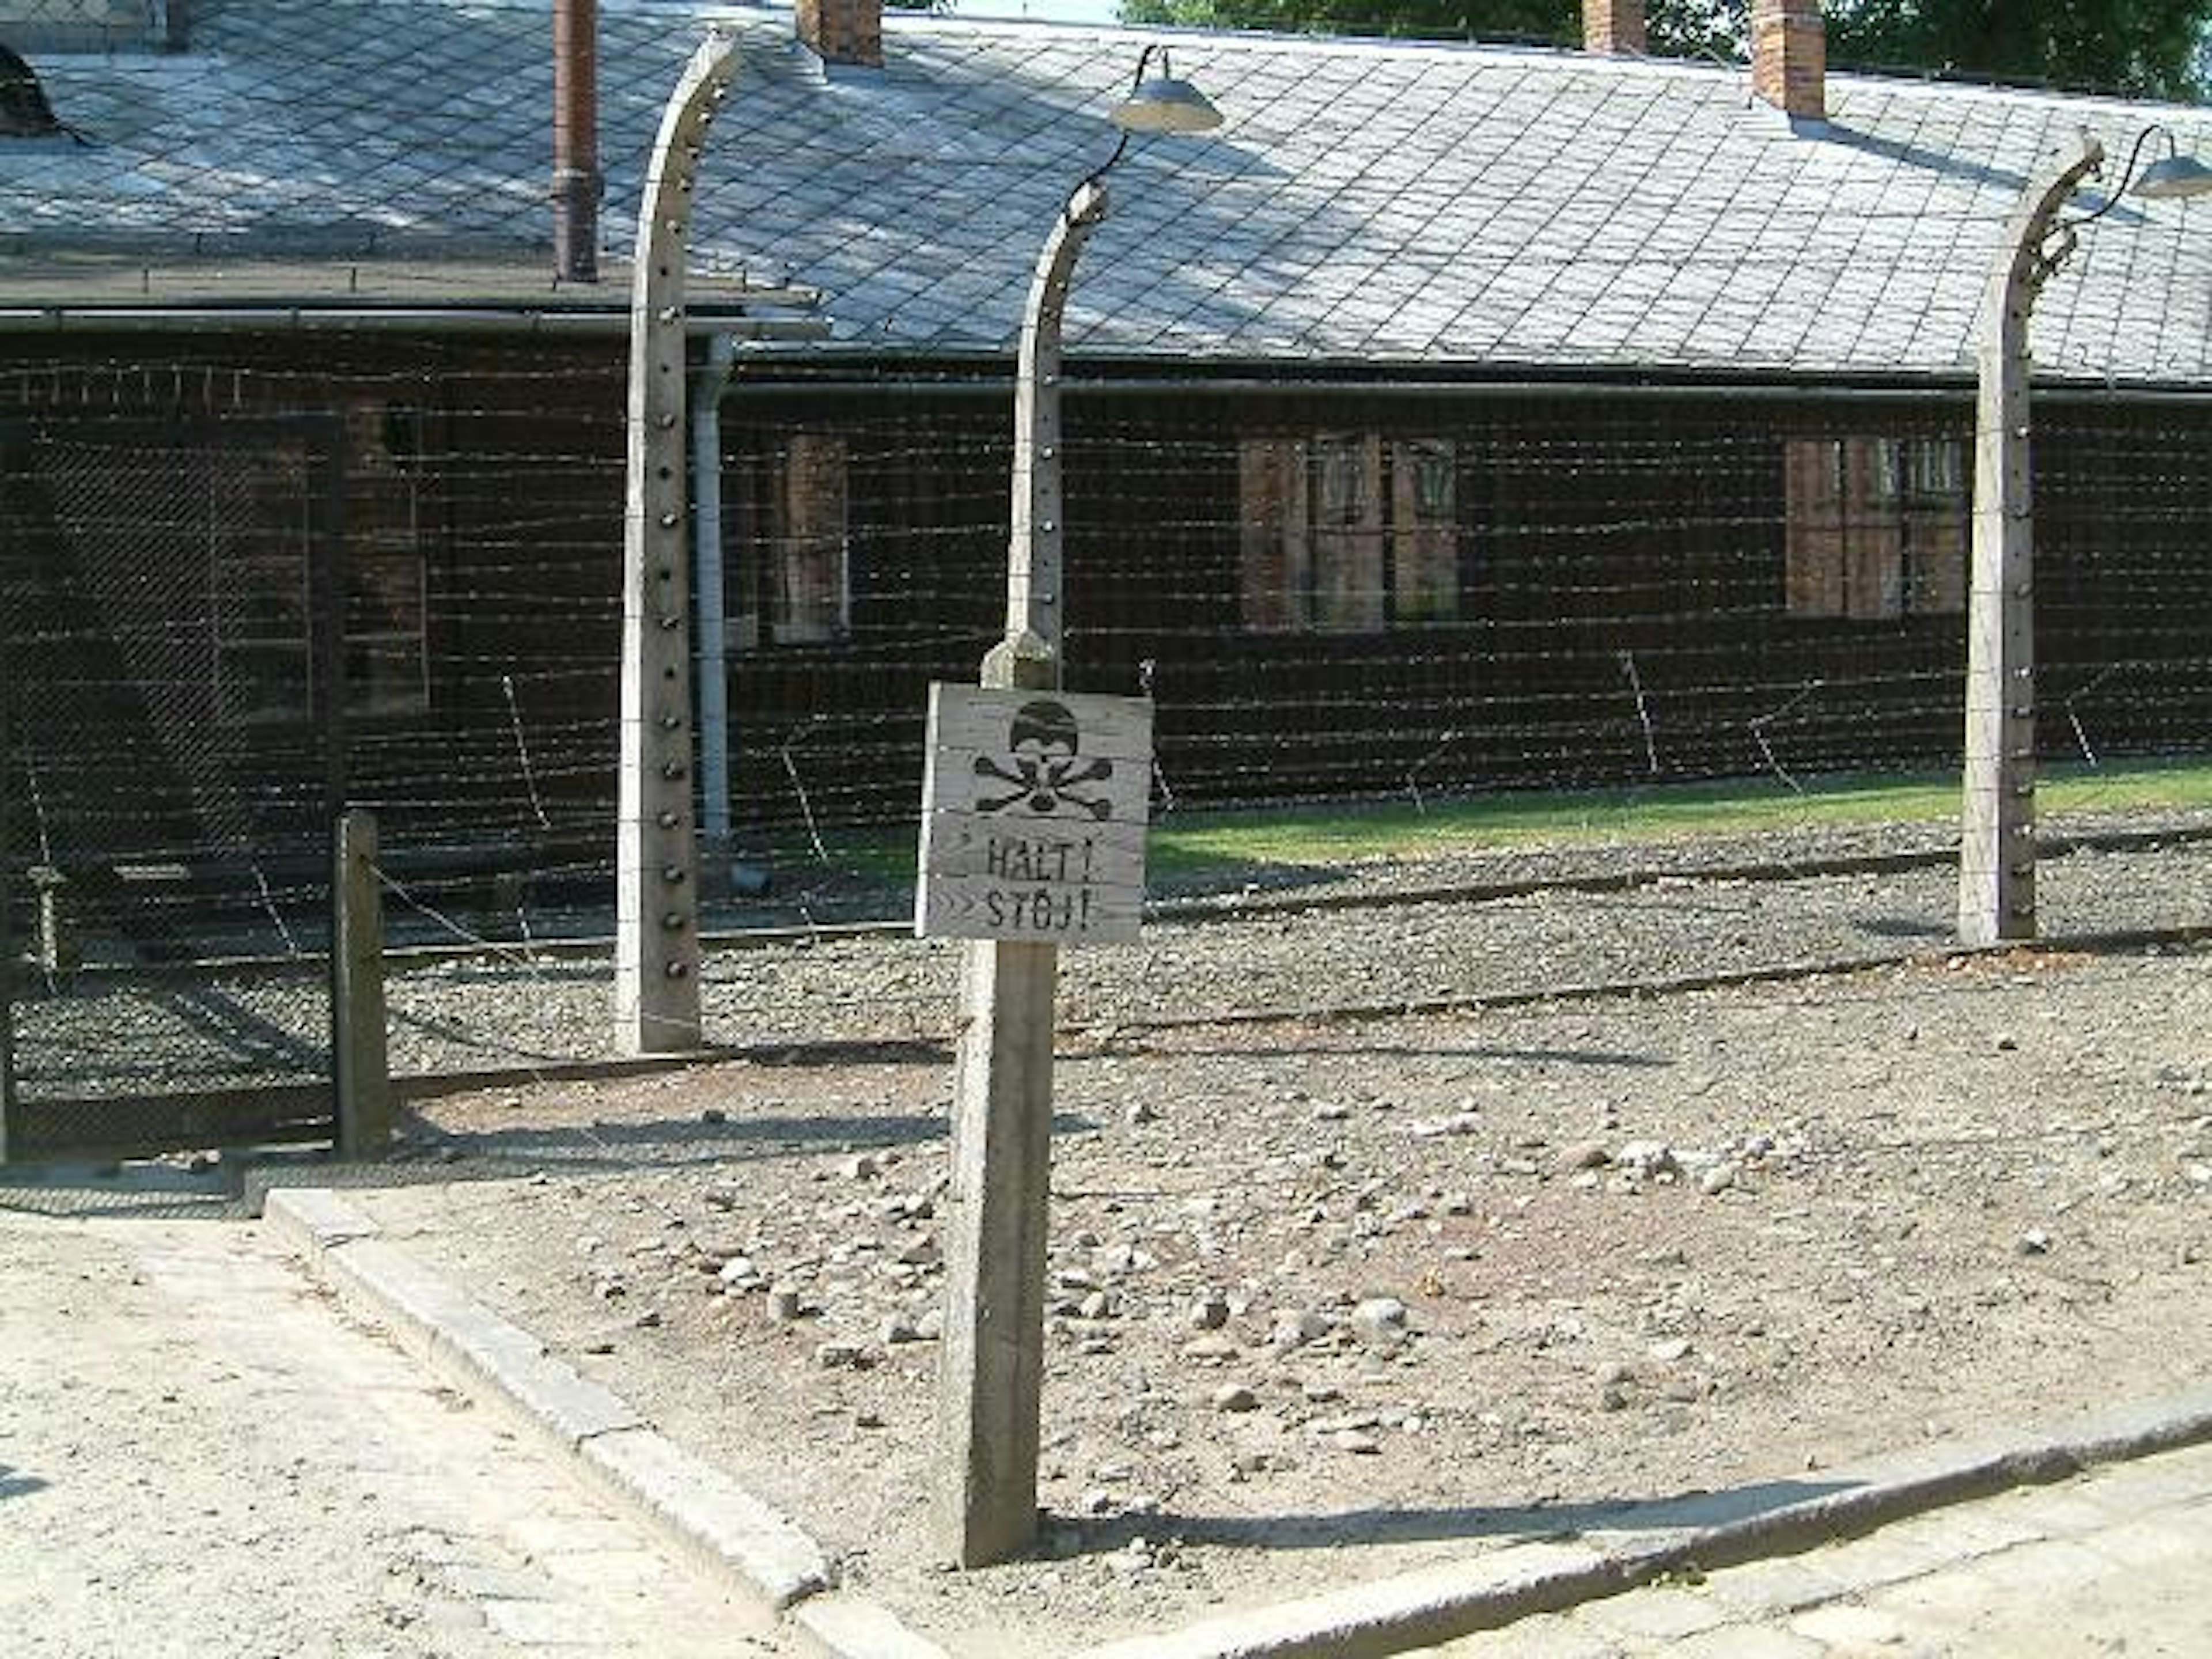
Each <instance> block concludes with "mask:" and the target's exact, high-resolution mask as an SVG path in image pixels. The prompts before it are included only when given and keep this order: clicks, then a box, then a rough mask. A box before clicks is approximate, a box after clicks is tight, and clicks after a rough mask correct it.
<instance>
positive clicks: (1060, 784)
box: [975, 697, 1114, 819]
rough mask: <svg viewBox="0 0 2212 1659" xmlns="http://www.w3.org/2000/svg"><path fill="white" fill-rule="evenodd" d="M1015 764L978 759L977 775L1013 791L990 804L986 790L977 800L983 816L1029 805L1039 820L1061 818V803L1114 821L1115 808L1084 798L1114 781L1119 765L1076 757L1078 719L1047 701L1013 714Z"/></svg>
mask: <svg viewBox="0 0 2212 1659" xmlns="http://www.w3.org/2000/svg"><path fill="white" fill-rule="evenodd" d="M1006 746H1007V748H1008V749H1009V750H1011V751H1012V753H1011V759H1012V764H1011V765H1001V764H1000V763H999V762H998V761H997V760H995V759H994V758H993V757H990V756H988V755H978V756H977V757H975V775H976V777H977V778H979V779H987V780H989V781H991V782H993V783H1001V784H1006V785H1008V786H1010V787H1011V793H1007V794H1003V795H998V796H994V797H988V798H987V797H986V796H985V795H984V794H983V793H982V790H981V787H979V788H978V790H977V792H976V797H975V810H976V811H979V812H1001V811H1006V809H1007V808H1008V807H1012V806H1017V805H1019V804H1020V803H1022V802H1024V801H1026V802H1027V803H1028V805H1029V810H1030V811H1032V812H1035V813H1037V814H1038V815H1040V816H1045V815H1048V814H1052V813H1056V812H1058V811H1060V805H1061V803H1062V802H1065V803H1066V805H1069V806H1072V807H1073V808H1075V809H1076V810H1077V811H1083V812H1088V813H1090V814H1091V817H1094V818H1099V819H1104V818H1109V817H1112V816H1113V813H1114V806H1113V803H1112V802H1110V801H1109V800H1106V799H1103V798H1102V797H1100V796H1097V795H1094V794H1090V793H1084V792H1083V788H1082V787H1083V786H1084V785H1085V784H1088V783H1103V782H1105V781H1107V780H1108V779H1109V778H1111V777H1112V776H1113V775H1114V763H1113V762H1112V761H1110V760H1105V759H1103V758H1093V759H1091V760H1083V759H1079V758H1078V757H1077V753H1076V750H1077V748H1078V746H1079V734H1078V728H1077V726H1076V723H1075V716H1074V715H1073V714H1070V713H1069V712H1068V711H1067V709H1066V707H1065V706H1064V705H1062V704H1060V703H1057V702H1051V701H1050V700H1049V699H1047V698H1042V697H1040V698H1038V699H1037V700H1036V701H1035V702H1025V703H1024V704H1023V705H1022V706H1021V707H1020V708H1018V709H1017V710H1016V711H1015V712H1014V717H1013V720H1012V722H1010V724H1009V725H1008V727H1007V731H1006Z"/></svg>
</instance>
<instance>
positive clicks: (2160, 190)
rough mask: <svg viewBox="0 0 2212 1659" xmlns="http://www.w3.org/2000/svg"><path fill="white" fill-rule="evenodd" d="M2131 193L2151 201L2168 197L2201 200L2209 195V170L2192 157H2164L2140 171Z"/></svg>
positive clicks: (2211, 176)
mask: <svg viewBox="0 0 2212 1659" xmlns="http://www.w3.org/2000/svg"><path fill="white" fill-rule="evenodd" d="M2134 188H2135V193H2136V195H2138V196H2142V197H2148V198H2149V199H2151V200H2152V201H2154V202H2155V201H2164V200H2166V198H2167V197H2184V196H2202V195H2203V194H2205V193H2206V192H2207V191H2212V167H2206V166H2205V165H2204V163H2203V162H2202V161H2198V160H2197V158H2196V157H2195V156H2193V155H2166V156H2161V157H2160V158H2159V159H2158V160H2157V161H2153V162H2152V163H2151V164H2150V165H2149V166H2148V167H2145V168H2144V169H2143V170H2142V177H2141V178H2139V179H2136V182H2135V186H2134Z"/></svg>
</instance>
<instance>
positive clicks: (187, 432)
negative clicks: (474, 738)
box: [37, 399, 428, 727]
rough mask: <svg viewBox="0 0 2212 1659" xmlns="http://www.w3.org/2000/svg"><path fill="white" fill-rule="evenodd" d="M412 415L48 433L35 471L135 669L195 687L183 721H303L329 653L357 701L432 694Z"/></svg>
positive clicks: (369, 710) (182, 708)
mask: <svg viewBox="0 0 2212 1659" xmlns="http://www.w3.org/2000/svg"><path fill="white" fill-rule="evenodd" d="M416 427H417V422H416V417H415V416H413V414H412V413H410V412H409V411H406V410H397V409H393V408H392V407H389V406H387V405H386V404H385V403H384V402H383V401H382V400H380V399H374V400H368V399H365V400H362V402H359V403H357V404H352V405H350V406H349V407H348V408H346V409H345V410H343V411H342V412H340V413H338V414H337V415H334V416H325V415H321V414H290V415H251V416H247V415H239V416H226V417H224V418H221V419H201V420H197V421H193V420H187V419H184V418H179V419H176V420H173V421H161V420H145V421H139V420H132V419H123V420H114V421H102V422H97V423H94V424H93V425H90V426H88V427H86V428H77V429H71V428H66V427H61V426H57V427H56V428H54V429H53V430H52V431H49V432H48V433H46V435H42V436H41V438H40V441H39V446H38V450H37V453H38V455H39V457H40V459H39V462H38V465H39V468H40V472H41V473H42V475H43V476H44V477H45V478H46V483H47V484H48V487H49V488H50V489H51V490H52V496H53V502H54V513H55V525H56V528H57V529H58V531H59V532H60V533H61V534H62V535H63V536H64V538H66V540H67V541H68V542H69V543H70V545H71V546H72V547H73V548H74V549H75V550H76V551H75V553H74V557H75V558H76V560H77V561H78V562H79V563H80V564H81V566H82V568H84V569H85V570H86V571H88V573H91V575H90V580H91V581H92V583H93V591H94V592H96V593H97V594H99V595H100V604H101V605H103V607H104V608H105V609H106V612H107V615H108V616H109V617H110V618H111V619H112V620H111V623H110V625H111V627H112V628H114V629H117V630H118V637H127V639H128V640H129V641H130V642H131V643H130V645H129V647H128V649H129V650H130V651H131V652H132V653H137V655H138V662H137V665H136V666H135V667H134V671H135V672H137V673H139V674H140V675H141V676H142V678H145V679H146V680H147V681H148V682H149V684H150V683H154V682H155V681H159V682H161V683H162V684H170V685H174V686H177V687H179V688H182V687H183V686H184V685H185V684H187V683H189V684H191V686H192V687H193V688H194V690H193V692H192V695H191V697H190V699H189V700H188V701H185V700H181V696H180V701H179V713H178V716H177V717H178V718H179V719H180V720H191V721H195V722H198V723H202V724H204V723H207V722H210V721H213V722H214V723H216V724H219V725H222V726H246V727H256V726H270V725H287V724H297V723H301V722H304V721H307V720H312V719H314V718H317V717H318V716H319V715H320V714H322V713H323V712H324V696H325V692H324V688H325V686H327V685H330V684H337V670H338V667H339V665H338V664H337V663H334V662H328V661H325V660H321V659H319V654H318V653H319V652H322V651H324V650H325V649H327V650H329V651H331V653H333V654H335V653H336V652H337V650H339V649H343V653H344V659H343V678H344V684H345V685H346V688H347V697H346V707H347V709H348V711H349V713H353V714H393V713H406V712H410V711H417V710H420V709H422V708H425V707H427V706H428V660H427V647H426V642H425V619H424V611H425V605H424V594H423V581H424V570H423V549H422V537H421V527H420V525H419V523H418V508H417V494H418V480H419V476H420V471H421V468H420V465H419V459H418V457H419V444H418V442H417V437H416ZM341 466H342V467H343V476H340V473H339V469H340V468H341ZM341 495H342V496H343V499H342V500H341V499H340V497H341ZM338 513H343V528H344V534H345V544H344V546H343V549H342V550H341V549H339V548H337V546H336V545H335V544H334V541H333V539H332V528H333V520H334V518H335V516H336V515H337V514H338ZM341 552H342V554H343V558H342V560H339V559H338V556H339V554H340V553H341ZM334 560H337V562H333V561H334ZM341 572H342V573H343V574H342V576H341V575H340V574H339V573H341ZM337 580H342V582H343V587H342V588H336V587H334V586H332V585H331V584H332V583H333V582H335V581H337ZM325 605H328V606H330V607H334V611H332V612H331V614H327V615H326V614H325ZM325 629H328V630H329V632H328V633H326V632H325ZM331 633H335V634H337V635H339V637H338V638H336V639H333V638H331V637H330V634H331Z"/></svg>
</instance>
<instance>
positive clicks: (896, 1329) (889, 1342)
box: [881, 1313, 921, 1348]
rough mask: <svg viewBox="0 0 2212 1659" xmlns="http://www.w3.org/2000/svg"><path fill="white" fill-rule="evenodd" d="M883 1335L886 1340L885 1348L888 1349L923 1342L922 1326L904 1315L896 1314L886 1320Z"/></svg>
mask: <svg viewBox="0 0 2212 1659" xmlns="http://www.w3.org/2000/svg"><path fill="white" fill-rule="evenodd" d="M881 1334H882V1336H883V1340H884V1346H885V1347H887V1348H895V1347H898V1346H902V1344H905V1343H908V1342H919V1341H921V1326H920V1325H918V1324H916V1323H915V1321H914V1320H913V1319H912V1318H911V1317H909V1316H908V1315H905V1314H902V1313H895V1314H891V1315H890V1316H887V1317H886V1318H885V1319H884V1323H883V1330H882V1333H881Z"/></svg>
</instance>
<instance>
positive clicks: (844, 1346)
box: [814, 1342, 860, 1371]
mask: <svg viewBox="0 0 2212 1659" xmlns="http://www.w3.org/2000/svg"><path fill="white" fill-rule="evenodd" d="M814 1363H815V1364H817V1365H819V1366H820V1367H821V1368H822V1369H823V1370H825V1371H839V1370H857V1369H859V1367H860V1344H859V1343H857V1342H824V1343H823V1345H822V1346H820V1347H818V1348H817V1349H815V1351H814Z"/></svg>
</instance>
